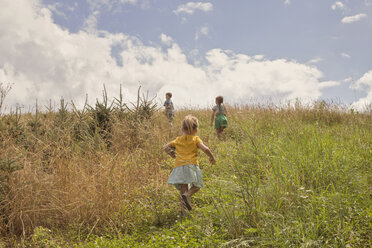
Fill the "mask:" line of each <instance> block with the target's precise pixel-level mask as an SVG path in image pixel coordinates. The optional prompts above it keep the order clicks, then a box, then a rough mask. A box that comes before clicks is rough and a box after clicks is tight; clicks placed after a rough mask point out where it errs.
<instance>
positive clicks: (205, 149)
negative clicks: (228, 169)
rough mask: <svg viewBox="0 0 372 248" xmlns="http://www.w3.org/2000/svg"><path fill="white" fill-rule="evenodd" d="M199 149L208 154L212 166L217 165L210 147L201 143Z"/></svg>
mask: <svg viewBox="0 0 372 248" xmlns="http://www.w3.org/2000/svg"><path fill="white" fill-rule="evenodd" d="M198 147H199V148H200V150H202V151H203V152H204V153H205V154H207V156H208V157H209V162H211V164H216V160H215V159H214V156H213V154H212V152H211V150H210V149H209V148H208V146H206V145H204V144H203V143H199V144H198Z"/></svg>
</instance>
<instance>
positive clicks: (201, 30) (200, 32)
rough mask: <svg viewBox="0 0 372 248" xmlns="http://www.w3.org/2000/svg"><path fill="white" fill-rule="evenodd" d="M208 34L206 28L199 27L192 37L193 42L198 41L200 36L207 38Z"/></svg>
mask: <svg viewBox="0 0 372 248" xmlns="http://www.w3.org/2000/svg"><path fill="white" fill-rule="evenodd" d="M208 34H209V28H208V27H207V26H203V27H200V28H199V29H198V30H197V31H196V33H195V36H194V40H199V38H200V37H201V36H203V35H204V36H207V35H208Z"/></svg>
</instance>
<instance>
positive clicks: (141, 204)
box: [0, 92, 372, 247]
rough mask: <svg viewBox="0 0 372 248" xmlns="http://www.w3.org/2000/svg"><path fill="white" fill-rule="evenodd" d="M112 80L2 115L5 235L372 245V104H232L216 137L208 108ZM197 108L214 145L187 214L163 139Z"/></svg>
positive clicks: (53, 239) (200, 243) (83, 240)
mask: <svg viewBox="0 0 372 248" xmlns="http://www.w3.org/2000/svg"><path fill="white" fill-rule="evenodd" d="M138 93H139V94H138V100H137V102H135V103H124V99H123V95H122V94H120V95H119V96H118V98H114V99H113V101H109V100H108V98H107V95H106V94H105V92H104V94H103V98H102V100H97V103H96V104H95V105H94V106H89V105H85V106H84V107H83V108H81V109H78V108H76V107H75V106H74V105H73V104H72V103H65V102H64V101H63V99H61V102H60V103H59V106H57V107H56V108H52V107H50V108H48V107H44V108H43V110H41V107H40V110H39V109H38V108H36V112H34V113H32V114H31V113H21V111H20V109H18V108H17V109H16V110H14V111H13V112H11V113H8V114H2V115H1V116H0V179H1V180H0V232H1V236H2V237H3V238H1V241H0V247H371V246H372V173H371V167H372V116H371V112H364V113H359V112H357V111H354V110H348V109H345V108H342V107H340V106H338V105H337V104H330V103H327V102H325V101H322V102H314V103H313V104H311V105H310V106H304V105H302V104H301V103H299V102H298V103H296V104H295V105H293V106H290V105H288V106H286V107H276V106H274V105H270V104H268V105H265V106H262V105H259V104H256V105H242V106H240V105H234V106H228V111H229V113H228V119H229V128H228V129H227V130H226V131H225V137H224V138H223V140H218V139H217V137H216V135H215V132H214V130H213V129H212V128H211V127H210V126H209V123H210V115H211V111H210V110H209V109H180V110H178V111H177V112H176V117H175V120H174V122H173V125H170V124H169V123H168V121H167V119H166V117H165V115H164V113H163V112H162V109H161V106H159V105H158V104H156V102H155V101H154V99H150V98H148V97H147V96H146V95H143V94H141V93H140V92H138ZM187 114H192V115H194V116H196V117H197V118H198V119H199V121H200V129H199V133H198V135H199V136H200V138H201V139H202V140H203V141H204V143H205V144H207V145H208V146H209V147H210V148H211V150H212V152H213V153H214V155H215V157H216V160H217V164H216V165H211V164H209V162H208V158H207V157H206V156H205V155H204V154H200V157H199V161H200V167H201V169H202V171H203V176H204V188H203V189H202V190H201V191H200V192H198V193H197V194H195V195H194V196H193V199H192V204H193V207H194V209H193V210H192V211H191V212H190V214H189V215H188V216H187V217H186V218H182V219H181V218H180V216H179V205H178V204H179V203H178V192H177V191H176V189H175V188H174V187H172V186H169V185H168V184H167V179H168V176H169V174H170V172H171V171H172V167H173V163H174V161H173V159H172V158H171V157H169V156H167V155H166V154H165V153H164V151H163V145H164V144H166V143H167V142H169V141H170V140H172V139H174V138H175V137H177V136H178V135H180V134H181V131H180V129H181V121H182V119H183V118H184V116H185V115H187Z"/></svg>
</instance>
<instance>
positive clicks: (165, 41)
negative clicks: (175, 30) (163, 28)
mask: <svg viewBox="0 0 372 248" xmlns="http://www.w3.org/2000/svg"><path fill="white" fill-rule="evenodd" d="M160 40H161V42H162V43H163V44H165V45H167V46H170V45H171V44H172V43H173V39H172V37H170V36H168V35H166V34H161V35H160Z"/></svg>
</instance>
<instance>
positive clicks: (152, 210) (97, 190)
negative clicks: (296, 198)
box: [0, 106, 370, 236]
mask: <svg viewBox="0 0 372 248" xmlns="http://www.w3.org/2000/svg"><path fill="white" fill-rule="evenodd" d="M228 110H229V118H230V119H231V120H232V121H231V125H242V123H240V122H243V121H246V120H250V121H249V123H251V125H256V124H255V123H256V122H255V120H256V119H260V120H261V121H260V122H259V123H258V122H257V125H263V126H262V127H261V129H262V130H264V129H265V126H264V125H271V121H270V120H272V119H273V118H274V119H278V118H281V119H283V120H285V119H288V118H291V120H293V119H297V120H299V121H309V122H316V121H318V122H322V123H323V124H325V125H333V124H337V123H339V122H345V121H348V119H349V118H354V116H355V113H345V112H343V111H339V110H333V109H330V108H329V107H327V106H320V107H314V108H312V109H307V108H300V107H297V108H288V109H278V108H274V107H260V106H253V107H249V106H229V108H228ZM187 114H193V115H195V116H196V117H198V118H199V120H200V123H201V129H200V134H199V135H200V136H201V138H202V139H203V140H204V142H205V143H207V144H208V143H209V142H210V140H211V141H213V140H214V139H215V137H214V132H213V130H212V129H211V128H207V127H208V126H209V123H210V114H211V111H210V110H197V109H195V110H188V109H183V110H180V111H178V112H177V114H176V118H175V121H174V125H173V126H170V125H169V123H168V122H167V120H166V118H165V116H164V115H163V113H160V112H155V114H154V115H153V116H152V117H151V118H150V119H145V120H141V121H136V120H133V119H130V118H129V117H128V118H127V119H122V117H120V118H119V117H118V116H116V115H113V116H112V123H113V125H112V136H111V140H110V141H111V142H110V145H109V146H108V145H107V143H106V142H105V140H104V139H103V138H101V137H100V136H99V135H98V134H97V133H90V134H89V130H85V131H86V132H85V131H84V132H85V134H86V135H85V136H84V135H83V137H82V138H81V139H76V137H75V136H74V130H76V128H75V127H76V126H77V125H78V124H82V123H79V122H81V120H78V118H76V117H73V115H72V113H70V117H69V118H68V119H66V120H65V121H66V122H63V123H61V122H60V121H59V122H58V121H56V120H57V119H58V114H57V113H40V118H39V119H38V120H35V116H34V115H30V114H27V115H22V116H21V119H20V128H21V129H20V130H18V131H19V132H15V133H14V132H13V131H11V130H12V128H14V123H13V122H11V121H9V120H11V118H13V117H12V116H10V115H8V116H5V117H3V118H2V119H1V120H0V121H1V126H0V128H1V135H0V154H1V156H0V160H1V161H2V163H3V164H6V162H5V161H8V160H6V159H7V158H10V159H15V158H18V160H17V161H16V162H12V163H10V162H9V163H8V164H9V165H10V164H11V165H15V164H17V166H21V167H22V169H18V170H14V171H10V170H7V169H3V170H2V171H1V172H0V173H1V176H2V178H7V180H8V181H3V182H4V183H6V185H5V186H6V187H8V188H7V189H8V190H6V189H3V191H2V194H1V197H2V198H1V199H0V200H1V206H2V208H3V209H2V212H1V213H0V214H1V222H0V226H1V228H0V230H1V231H2V232H3V234H11V235H14V234H15V235H24V236H27V235H28V234H30V233H31V232H32V230H33V229H34V228H35V227H38V226H43V227H47V228H59V229H64V228H76V229H78V230H79V231H81V232H84V233H85V234H86V235H87V234H88V235H89V234H90V233H92V232H95V231H96V230H103V229H105V228H109V229H111V230H114V231H115V230H120V232H130V231H131V229H132V227H134V226H137V225H138V224H140V223H146V222H149V223H150V222H151V223H160V222H162V221H164V218H172V216H171V214H169V213H167V214H164V211H166V210H167V209H175V208H176V204H177V203H176V201H174V202H169V201H166V200H164V199H167V198H168V199H169V197H174V195H175V194H174V191H173V190H172V189H171V188H170V187H167V178H168V175H169V173H170V171H171V167H172V165H171V164H170V162H169V163H168V162H167V161H168V160H167V158H166V155H165V154H164V152H163V151H162V147H163V145H164V144H165V143H166V142H169V141H170V140H171V139H173V138H175V137H176V136H177V135H179V134H180V123H181V120H182V119H183V117H184V116H185V115H187ZM358 118H359V119H360V121H362V122H363V120H369V123H370V116H368V115H359V116H358ZM87 119H89V118H87ZM263 119H266V121H262V120H263ZM35 122H37V123H39V124H38V126H37V125H36V126H37V130H35V128H34V127H35V125H30V123H35ZM12 123H13V124H12ZM234 123H235V124H234ZM83 124H86V125H85V127H86V128H88V127H89V125H88V124H87V123H83ZM82 126H83V127H84V125H80V126H79V127H80V128H81V127H82ZM74 128H75V129H74ZM261 129H260V128H257V127H255V130H257V131H258V132H259V131H260V130H261ZM228 132H232V131H231V129H230V131H228ZM229 135H239V134H233V133H230V134H229ZM211 145H212V146H213V144H211ZM167 204H169V205H167ZM165 215H166V216H165Z"/></svg>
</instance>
